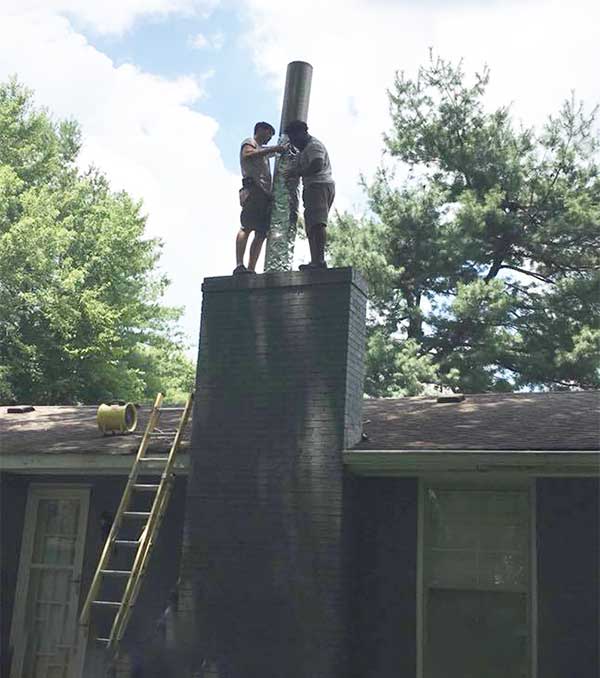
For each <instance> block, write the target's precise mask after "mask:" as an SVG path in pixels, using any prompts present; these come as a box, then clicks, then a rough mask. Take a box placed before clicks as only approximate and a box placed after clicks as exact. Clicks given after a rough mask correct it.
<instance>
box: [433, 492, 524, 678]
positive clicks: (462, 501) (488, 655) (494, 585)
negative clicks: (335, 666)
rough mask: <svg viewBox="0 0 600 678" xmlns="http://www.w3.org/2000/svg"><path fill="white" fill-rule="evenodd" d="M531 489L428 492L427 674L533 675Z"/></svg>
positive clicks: (460, 677) (452, 677)
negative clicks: (530, 595) (529, 494)
mask: <svg viewBox="0 0 600 678" xmlns="http://www.w3.org/2000/svg"><path fill="white" fill-rule="evenodd" d="M528 533H529V516H528V496H527V493H526V492H522V491H496V490H494V491H491V490H489V491H488V490H456V489H451V490H449V489H434V488H429V489H428V490H426V494H425V531H424V549H423V557H424V563H423V564H424V594H425V601H424V603H425V604H424V622H425V629H424V641H425V642H424V667H425V675H426V677H427V678H483V677H485V678H527V677H528V676H529V669H528V666H529V643H528V638H529V632H528V614H527V611H528V589H529V558H528Z"/></svg>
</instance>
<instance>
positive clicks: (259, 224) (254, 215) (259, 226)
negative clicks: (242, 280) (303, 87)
mask: <svg viewBox="0 0 600 678" xmlns="http://www.w3.org/2000/svg"><path fill="white" fill-rule="evenodd" d="M274 134H275V129H274V128H273V126H272V125H270V124H269V123H268V122H257V123H256V125H255V126H254V136H253V137H248V138H247V139H244V141H242V144H241V146H240V168H241V170H242V188H241V189H240V205H241V207H242V213H241V215H240V221H241V224H242V226H241V228H240V230H239V232H238V234H237V237H236V241H235V255H236V267H235V269H234V270H233V273H234V275H238V274H243V273H256V271H255V268H256V262H257V261H258V257H259V255H260V250H261V249H262V245H263V242H264V241H265V238H266V237H267V232H268V230H269V225H270V222H271V204H272V202H273V197H272V177H271V166H270V165H269V157H270V156H271V155H275V154H276V153H281V152H282V151H283V150H284V147H283V146H271V147H270V148H267V147H266V145H265V144H268V143H269V141H270V140H271V138H272V137H273V135H274ZM251 231H254V239H253V240H252V244H251V245H250V259H249V261H248V268H246V267H245V266H244V254H245V252H246V245H247V243H248V237H249V235H250V232H251Z"/></svg>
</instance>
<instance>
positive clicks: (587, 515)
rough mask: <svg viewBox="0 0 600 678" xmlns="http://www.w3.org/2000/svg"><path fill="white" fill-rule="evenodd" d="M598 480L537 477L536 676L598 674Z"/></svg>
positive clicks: (568, 677) (558, 677) (563, 677)
mask: <svg viewBox="0 0 600 678" xmlns="http://www.w3.org/2000/svg"><path fill="white" fill-rule="evenodd" d="M598 484H599V481H598V479H597V478H571V479H567V478H545V479H540V480H538V481H537V491H536V494H537V570H538V575H537V578H538V648H539V652H538V665H539V669H538V676H539V678H572V677H573V676H581V678H583V677H584V676H586V677H587V676H589V677H590V678H591V677H592V676H598V675H600V666H599V662H598V646H599V644H600V629H599V619H600V610H599V600H600V592H599V590H598V579H599V577H600V563H599V555H598V554H599V553H600V543H599V535H600V524H599V515H600V506H599V504H598Z"/></svg>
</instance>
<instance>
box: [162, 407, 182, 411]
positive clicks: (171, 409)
mask: <svg viewBox="0 0 600 678" xmlns="http://www.w3.org/2000/svg"><path fill="white" fill-rule="evenodd" d="M183 410H185V407H161V408H160V411H161V412H183Z"/></svg>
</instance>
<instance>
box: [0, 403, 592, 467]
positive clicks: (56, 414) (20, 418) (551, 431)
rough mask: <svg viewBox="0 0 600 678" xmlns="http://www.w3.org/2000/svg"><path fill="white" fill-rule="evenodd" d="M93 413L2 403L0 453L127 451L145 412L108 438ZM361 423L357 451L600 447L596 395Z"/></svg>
mask: <svg viewBox="0 0 600 678" xmlns="http://www.w3.org/2000/svg"><path fill="white" fill-rule="evenodd" d="M96 409H97V408H96V407H95V406H82V407H70V406H36V407H35V411H33V412H28V413H22V414H8V413H7V407H6V406H2V407H0V453H1V454H2V455H7V454H39V453H46V454H61V453H81V454H92V453H100V454H114V455H123V454H132V453H134V452H135V451H136V450H137V448H138V445H139V441H140V438H141V434H142V433H143V430H144V426H145V424H146V421H147V417H148V413H149V408H148V407H142V408H140V409H139V410H138V422H139V423H138V428H137V431H136V433H135V434H132V435H115V436H112V435H108V436H104V435H102V433H101V432H100V431H99V430H98V427H97V425H96ZM162 416H163V422H162V425H163V426H164V427H165V428H174V427H175V422H176V420H177V417H178V415H177V413H173V412H169V413H166V412H165V413H164V414H163V415H162ZM363 419H364V421H365V423H364V426H363V431H364V433H365V435H366V438H365V439H364V440H363V441H362V442H361V443H359V444H358V445H357V446H356V448H355V449H357V450H415V451H418V450H523V451H525V450H565V451H568V450H599V449H600V391H587V392H574V393H570V392H569V393H566V392H561V393H518V394H517V393H508V394H478V395H467V396H466V398H465V400H463V401H462V402H458V403H444V404H440V403H437V402H436V399H435V398H397V399H379V400H369V399H367V400H365V401H364V409H363ZM190 430H191V426H188V430H187V438H189V432H190ZM164 447H165V445H164V443H163V444H162V446H159V445H158V444H157V445H156V446H155V448H154V449H157V450H158V449H162V448H164ZM185 447H186V445H184V446H183V448H182V449H183V450H185Z"/></svg>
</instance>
